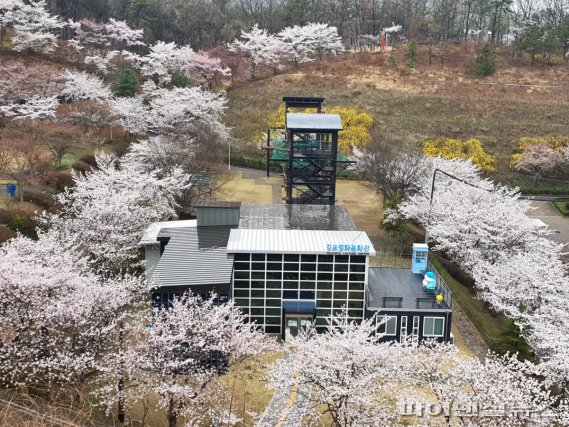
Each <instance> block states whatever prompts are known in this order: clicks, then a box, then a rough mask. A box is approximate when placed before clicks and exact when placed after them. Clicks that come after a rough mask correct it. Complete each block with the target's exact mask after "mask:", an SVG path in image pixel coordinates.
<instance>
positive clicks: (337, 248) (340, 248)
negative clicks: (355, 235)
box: [326, 243, 369, 255]
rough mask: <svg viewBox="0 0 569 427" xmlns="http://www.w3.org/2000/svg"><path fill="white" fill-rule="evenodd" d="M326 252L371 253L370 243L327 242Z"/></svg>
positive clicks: (344, 253) (343, 253)
mask: <svg viewBox="0 0 569 427" xmlns="http://www.w3.org/2000/svg"><path fill="white" fill-rule="evenodd" d="M326 252H327V253H329V254H342V255H369V245H353V244H351V243H346V244H336V245H334V244H331V243H329V244H327V245H326Z"/></svg>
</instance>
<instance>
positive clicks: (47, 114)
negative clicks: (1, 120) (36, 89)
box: [0, 95, 59, 122]
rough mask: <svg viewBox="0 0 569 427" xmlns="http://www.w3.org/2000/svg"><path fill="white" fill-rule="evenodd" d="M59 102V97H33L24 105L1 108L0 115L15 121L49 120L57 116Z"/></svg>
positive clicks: (17, 104)
mask: <svg viewBox="0 0 569 427" xmlns="http://www.w3.org/2000/svg"><path fill="white" fill-rule="evenodd" d="M58 107H59V100H58V99H57V96H56V95H54V96H48V97H42V96H40V95H33V96H31V97H30V98H28V99H26V101H25V102H24V103H19V102H18V103H16V102H13V103H11V104H8V105H3V106H0V113H4V115H6V116H7V117H12V118H13V120H32V121H34V122H35V120H49V119H54V118H55V116H56V112H57V108H58Z"/></svg>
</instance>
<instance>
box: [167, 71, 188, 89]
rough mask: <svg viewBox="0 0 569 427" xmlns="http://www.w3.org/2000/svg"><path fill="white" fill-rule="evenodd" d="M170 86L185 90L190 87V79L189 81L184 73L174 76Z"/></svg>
mask: <svg viewBox="0 0 569 427" xmlns="http://www.w3.org/2000/svg"><path fill="white" fill-rule="evenodd" d="M170 84H171V85H172V86H174V87H179V88H185V87H188V86H189V85H190V79H188V78H187V77H186V76H185V75H184V74H182V73H176V74H173V75H172V79H171V80H170Z"/></svg>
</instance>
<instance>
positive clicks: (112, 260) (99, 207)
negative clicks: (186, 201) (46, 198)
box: [42, 155, 189, 270]
mask: <svg viewBox="0 0 569 427" xmlns="http://www.w3.org/2000/svg"><path fill="white" fill-rule="evenodd" d="M188 179H189V178H188V176H187V175H186V174H184V173H183V172H182V171H180V170H177V169H176V170H173V171H172V174H170V175H167V176H164V177H163V178H158V177H157V174H156V173H155V172H154V173H141V172H140V171H139V170H138V169H136V168H135V167H133V165H131V164H129V163H128V162H120V163H119V162H118V161H117V159H116V158H115V157H114V156H111V155H101V156H99V157H97V169H96V170H93V171H91V172H87V173H86V174H85V175H82V174H80V173H74V174H73V181H74V184H75V185H74V188H73V190H69V189H66V190H65V192H63V193H61V194H58V195H57V196H56V200H57V201H58V202H59V203H60V205H61V206H62V209H61V211H60V212H59V213H57V214H53V215H44V216H43V218H42V219H43V221H44V222H45V223H47V225H49V226H51V227H52V228H53V229H55V230H57V231H58V232H59V233H60V234H61V235H62V236H65V240H70V241H74V242H77V244H81V245H82V247H84V248H85V251H86V252H87V253H88V254H89V256H90V257H91V258H92V259H93V260H94V261H96V263H97V264H100V265H101V266H103V267H105V268H108V269H109V270H117V269H121V268H124V269H135V268H136V266H137V258H138V246H137V244H138V241H139V239H140V237H141V236H142V233H143V232H144V230H145V228H146V227H147V226H148V224H150V223H153V222H157V221H164V220H168V219H171V218H174V217H175V215H176V212H175V208H176V202H175V200H176V197H178V196H179V195H180V193H181V191H183V190H184V189H185V188H186V186H187V185H189V184H188Z"/></svg>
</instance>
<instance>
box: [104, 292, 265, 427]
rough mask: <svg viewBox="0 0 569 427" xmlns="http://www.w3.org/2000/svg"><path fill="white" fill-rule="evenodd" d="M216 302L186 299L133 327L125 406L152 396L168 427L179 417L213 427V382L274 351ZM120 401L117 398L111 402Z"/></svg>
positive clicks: (109, 370) (228, 306)
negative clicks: (144, 322)
mask: <svg viewBox="0 0 569 427" xmlns="http://www.w3.org/2000/svg"><path fill="white" fill-rule="evenodd" d="M215 298H216V296H215V295H213V296H212V297H211V298H210V299H207V300H202V299H201V298H200V297H199V296H195V295H187V294H186V295H184V296H183V297H181V299H177V300H174V301H172V304H171V307H170V308H168V309H164V308H162V309H161V308H156V309H154V310H153V312H152V315H151V322H150V324H149V325H148V326H146V327H145V326H144V325H135V326H134V329H133V330H132V331H131V333H132V334H133V336H135V337H136V339H135V340H133V345H132V346H131V347H130V348H129V350H128V351H127V352H126V353H125V354H124V357H123V360H124V362H126V363H123V364H122V366H123V368H126V369H127V378H128V381H127V383H126V384H127V385H128V387H126V388H125V390H124V397H125V399H126V402H127V403H130V404H133V403H134V402H137V401H139V400H140V398H141V396H144V395H147V394H152V395H156V396H158V397H159V398H160V400H159V402H158V404H159V406H160V407H161V408H162V409H164V410H165V411H166V413H167V416H168V425H169V426H171V427H175V426H176V424H177V418H178V417H179V416H184V417H185V418H186V421H187V424H186V425H191V426H194V425H195V426H198V425H203V424H204V423H205V422H210V423H211V413H210V408H209V407H210V405H211V404H212V402H211V400H210V397H211V396H210V393H211V391H212V387H213V388H215V380H216V379H217V378H218V377H219V376H220V375H222V374H224V373H225V372H227V370H228V369H229V368H230V367H231V366H233V365H236V364H239V363H242V362H243V361H245V360H248V359H253V358H255V357H256V356H258V355H260V354H262V353H264V352H266V351H269V350H272V349H274V348H275V344H274V342H273V341H272V340H271V339H270V338H269V337H268V336H267V335H265V334H264V333H263V332H262V331H261V330H259V329H258V328H257V327H256V326H255V325H254V324H247V323H246V322H245V316H244V315H243V314H241V312H240V311H239V309H237V308H236V307H234V306H233V304H232V303H227V304H222V305H216V303H215ZM106 372H107V374H108V375H111V376H113V375H116V372H117V370H116V368H115V367H113V366H109V367H108V368H107V369H106ZM116 392H118V390H115V393H116ZM107 394H108V395H110V394H109V393H107ZM120 397H121V396H120V395H118V394H115V399H117V398H120ZM107 403H113V399H112V398H111V399H109V400H108V402H107ZM213 403H214V404H215V402H213Z"/></svg>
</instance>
